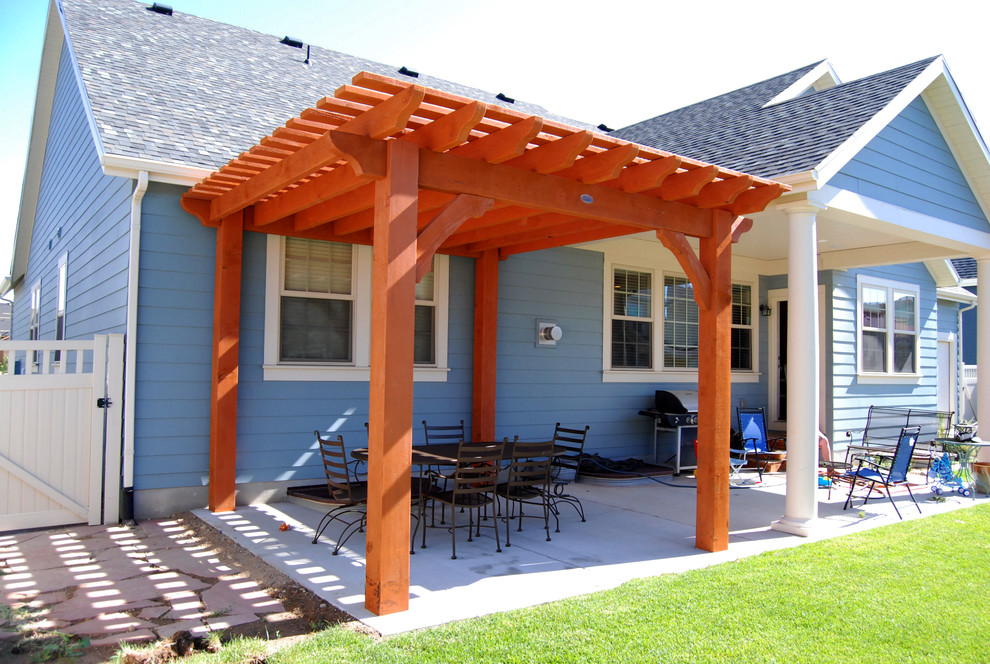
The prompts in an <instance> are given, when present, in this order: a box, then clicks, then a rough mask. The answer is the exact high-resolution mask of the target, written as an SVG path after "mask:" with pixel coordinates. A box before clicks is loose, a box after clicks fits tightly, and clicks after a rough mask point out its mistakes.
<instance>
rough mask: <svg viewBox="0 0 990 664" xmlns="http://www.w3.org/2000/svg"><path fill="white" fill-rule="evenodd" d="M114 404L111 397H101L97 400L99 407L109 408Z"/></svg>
mask: <svg viewBox="0 0 990 664" xmlns="http://www.w3.org/2000/svg"><path fill="white" fill-rule="evenodd" d="M112 405H113V401H111V400H110V397H100V398H99V399H97V400H96V407H97V408H109V407H110V406H112Z"/></svg>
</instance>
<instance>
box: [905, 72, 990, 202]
mask: <svg viewBox="0 0 990 664" xmlns="http://www.w3.org/2000/svg"><path fill="white" fill-rule="evenodd" d="M922 100H923V101H924V102H925V105H926V106H928V110H929V112H931V114H932V118H933V119H934V120H935V125H936V126H937V127H938V129H939V131H940V132H941V133H942V136H943V137H944V138H945V140H946V143H947V144H948V146H949V150H950V151H951V152H952V156H953V158H954V159H955V160H956V163H957V164H958V165H959V168H960V169H961V170H962V173H963V177H965V178H966V182H967V183H968V184H969V186H970V188H971V189H972V190H973V193H974V194H975V195H976V200H977V203H979V205H980V209H981V210H983V215H984V216H985V217H986V218H987V219H990V150H988V149H987V144H986V141H985V140H984V139H983V135H982V134H981V133H980V130H979V128H978V127H977V125H976V121H975V119H974V118H973V115H972V113H970V111H969V107H968V106H966V102H965V100H964V99H963V97H962V93H960V91H959V87H958V86H957V85H956V82H955V80H954V79H953V78H952V75H951V74H950V73H949V69H948V65H946V66H945V75H944V76H941V77H938V78H937V79H935V80H934V81H933V82H932V84H931V85H929V86H928V87H927V88H926V89H925V91H924V93H923V94H922Z"/></svg>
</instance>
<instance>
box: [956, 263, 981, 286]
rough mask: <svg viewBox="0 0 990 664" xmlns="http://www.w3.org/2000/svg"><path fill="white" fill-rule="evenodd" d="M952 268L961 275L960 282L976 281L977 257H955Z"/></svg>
mask: <svg viewBox="0 0 990 664" xmlns="http://www.w3.org/2000/svg"><path fill="white" fill-rule="evenodd" d="M951 262H952V268H953V269H954V270H955V271H956V274H957V275H959V281H960V282H967V281H970V282H973V283H975V282H976V259H974V258H953V259H951Z"/></svg>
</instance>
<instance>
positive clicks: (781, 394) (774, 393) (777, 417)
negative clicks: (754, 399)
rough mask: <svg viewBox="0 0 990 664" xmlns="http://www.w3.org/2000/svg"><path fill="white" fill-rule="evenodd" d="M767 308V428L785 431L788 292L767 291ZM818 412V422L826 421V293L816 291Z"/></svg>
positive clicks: (821, 289) (781, 289) (781, 290)
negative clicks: (768, 317) (768, 309)
mask: <svg viewBox="0 0 990 664" xmlns="http://www.w3.org/2000/svg"><path fill="white" fill-rule="evenodd" d="M767 304H769V305H770V320H769V325H768V331H769V335H770V338H769V343H768V348H769V351H770V357H769V359H768V362H767V374H768V379H769V380H768V383H769V399H768V403H769V409H768V411H769V412H768V413H767V415H768V418H769V420H770V421H769V423H768V424H769V425H770V426H772V427H773V428H775V429H784V428H785V425H786V423H787V318H788V311H787V289H786V288H780V289H775V290H771V291H768V293H767ZM818 339H819V344H818V411H819V421H820V422H823V421H824V419H825V417H824V413H825V385H826V382H827V381H826V380H825V367H826V363H825V289H824V287H823V286H819V287H818Z"/></svg>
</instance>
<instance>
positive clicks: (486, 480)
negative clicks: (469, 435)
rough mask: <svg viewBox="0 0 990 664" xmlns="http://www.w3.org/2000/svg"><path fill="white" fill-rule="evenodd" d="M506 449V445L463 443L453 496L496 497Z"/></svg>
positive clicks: (459, 448)
mask: <svg viewBox="0 0 990 664" xmlns="http://www.w3.org/2000/svg"><path fill="white" fill-rule="evenodd" d="M504 449H505V443H461V444H460V446H458V448H457V467H456V468H455V469H454V477H453V480H452V482H453V486H452V487H451V491H452V492H453V494H454V495H455V496H457V495H466V494H472V493H474V494H476V493H491V494H493V495H494V492H495V485H496V484H497V483H498V474H499V471H500V470H501V469H502V468H501V466H502V453H503V451H504Z"/></svg>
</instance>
